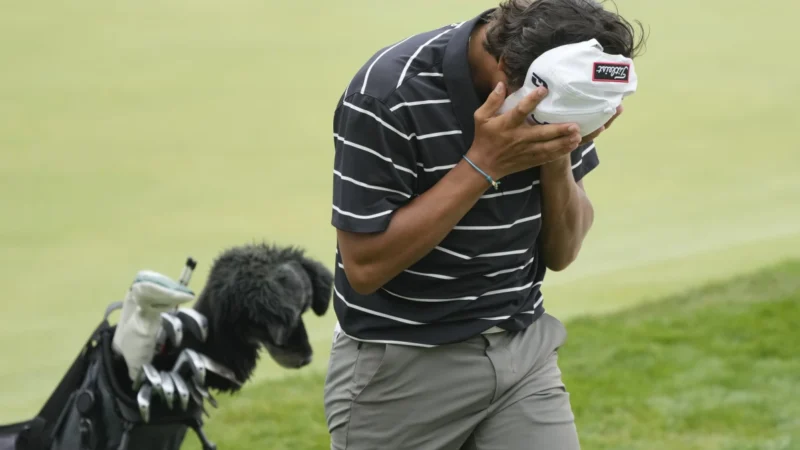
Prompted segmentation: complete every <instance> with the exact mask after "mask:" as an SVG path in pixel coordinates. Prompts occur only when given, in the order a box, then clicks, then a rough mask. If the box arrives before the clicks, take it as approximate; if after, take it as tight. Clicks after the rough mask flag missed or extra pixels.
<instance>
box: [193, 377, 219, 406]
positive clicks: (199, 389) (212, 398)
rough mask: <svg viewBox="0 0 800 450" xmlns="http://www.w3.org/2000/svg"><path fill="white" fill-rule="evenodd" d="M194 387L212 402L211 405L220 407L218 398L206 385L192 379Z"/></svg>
mask: <svg viewBox="0 0 800 450" xmlns="http://www.w3.org/2000/svg"><path fill="white" fill-rule="evenodd" d="M192 387H194V388H195V389H196V390H197V392H198V393H199V394H200V396H202V397H203V398H204V399H206V400H208V403H210V404H211V406H213V407H214V408H219V405H218V404H217V399H215V398H214V397H213V396H212V395H211V394H210V393H209V392H208V389H206V388H205V387H204V386H200V385H199V384H197V383H196V382H195V381H194V380H192Z"/></svg>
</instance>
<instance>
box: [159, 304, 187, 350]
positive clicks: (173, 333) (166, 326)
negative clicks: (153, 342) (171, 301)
mask: <svg viewBox="0 0 800 450" xmlns="http://www.w3.org/2000/svg"><path fill="white" fill-rule="evenodd" d="M161 329H162V330H163V331H164V332H163V334H162V335H159V338H160V339H159V343H160V344H163V343H164V339H165V338H166V339H168V340H169V342H170V343H171V344H172V347H173V348H178V347H180V346H181V342H183V322H182V321H181V320H180V319H178V318H177V317H175V316H174V315H172V314H170V313H165V312H163V313H161Z"/></svg>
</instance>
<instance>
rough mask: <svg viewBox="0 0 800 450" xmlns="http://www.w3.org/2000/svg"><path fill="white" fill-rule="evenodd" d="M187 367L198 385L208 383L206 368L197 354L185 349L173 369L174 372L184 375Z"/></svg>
mask: <svg viewBox="0 0 800 450" xmlns="http://www.w3.org/2000/svg"><path fill="white" fill-rule="evenodd" d="M186 367H188V368H189V371H191V374H192V377H193V379H194V380H196V381H197V383H198V384H201V385H204V384H205V383H206V366H205V364H204V363H203V360H202V359H200V356H199V355H198V354H197V352H196V351H194V350H192V349H190V348H186V349H183V351H182V352H181V354H180V355H179V356H178V360H177V361H175V365H174V366H173V367H172V372H173V373H177V374H180V375H182V374H183V373H184V372H185V371H186V369H185V368H186Z"/></svg>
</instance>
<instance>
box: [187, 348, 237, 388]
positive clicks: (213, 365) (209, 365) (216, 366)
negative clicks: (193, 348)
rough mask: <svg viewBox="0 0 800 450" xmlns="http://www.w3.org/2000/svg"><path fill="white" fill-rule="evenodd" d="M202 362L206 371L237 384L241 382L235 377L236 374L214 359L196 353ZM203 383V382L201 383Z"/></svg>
mask: <svg viewBox="0 0 800 450" xmlns="http://www.w3.org/2000/svg"><path fill="white" fill-rule="evenodd" d="M197 356H198V357H199V358H200V360H201V361H202V363H203V366H204V367H205V368H206V370H207V371H208V372H211V373H213V374H215V375H219V376H220V377H222V378H225V379H226V380H228V381H230V382H232V383H234V384H236V385H237V386H241V385H242V382H241V381H239V380H237V379H236V374H234V373H233V371H232V370H231V369H229V368H227V367H225V366H223V365H222V364H220V363H218V362H216V361H214V360H213V359H211V358H209V357H208V356H206V355H204V354H202V353H199V354H198V355H197ZM201 384H203V385H205V383H201Z"/></svg>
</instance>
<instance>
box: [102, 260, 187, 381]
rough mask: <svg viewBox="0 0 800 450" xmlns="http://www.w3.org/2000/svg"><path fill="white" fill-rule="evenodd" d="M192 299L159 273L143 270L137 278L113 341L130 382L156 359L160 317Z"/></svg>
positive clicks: (129, 293) (177, 284)
mask: <svg viewBox="0 0 800 450" xmlns="http://www.w3.org/2000/svg"><path fill="white" fill-rule="evenodd" d="M194 298H195V297H194V294H193V293H192V291H190V290H189V289H188V288H187V287H186V286H183V285H182V284H180V283H178V282H177V281H175V280H172V279H171V278H169V277H167V276H164V275H162V274H160V273H157V272H153V271H149V270H143V271H141V272H139V273H138V274H137V275H136V278H135V279H134V281H133V284H132V285H131V288H130V289H129V290H128V294H127V295H126V296H125V301H124V302H123V304H122V312H121V314H120V319H119V322H118V323H117V329H116V330H115V331H114V339H113V341H112V348H113V350H114V351H115V352H116V353H118V354H120V355H121V356H122V357H123V358H124V359H125V363H126V364H127V365H128V375H129V376H130V378H131V381H135V380H136V379H138V377H139V375H140V373H141V371H142V366H143V365H145V364H149V363H150V361H151V360H152V359H153V356H154V355H155V351H156V339H157V337H158V333H159V331H160V330H161V313H162V312H167V311H170V310H174V309H175V308H177V307H178V306H179V305H182V304H184V303H188V302H190V301H192V300H194Z"/></svg>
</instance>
